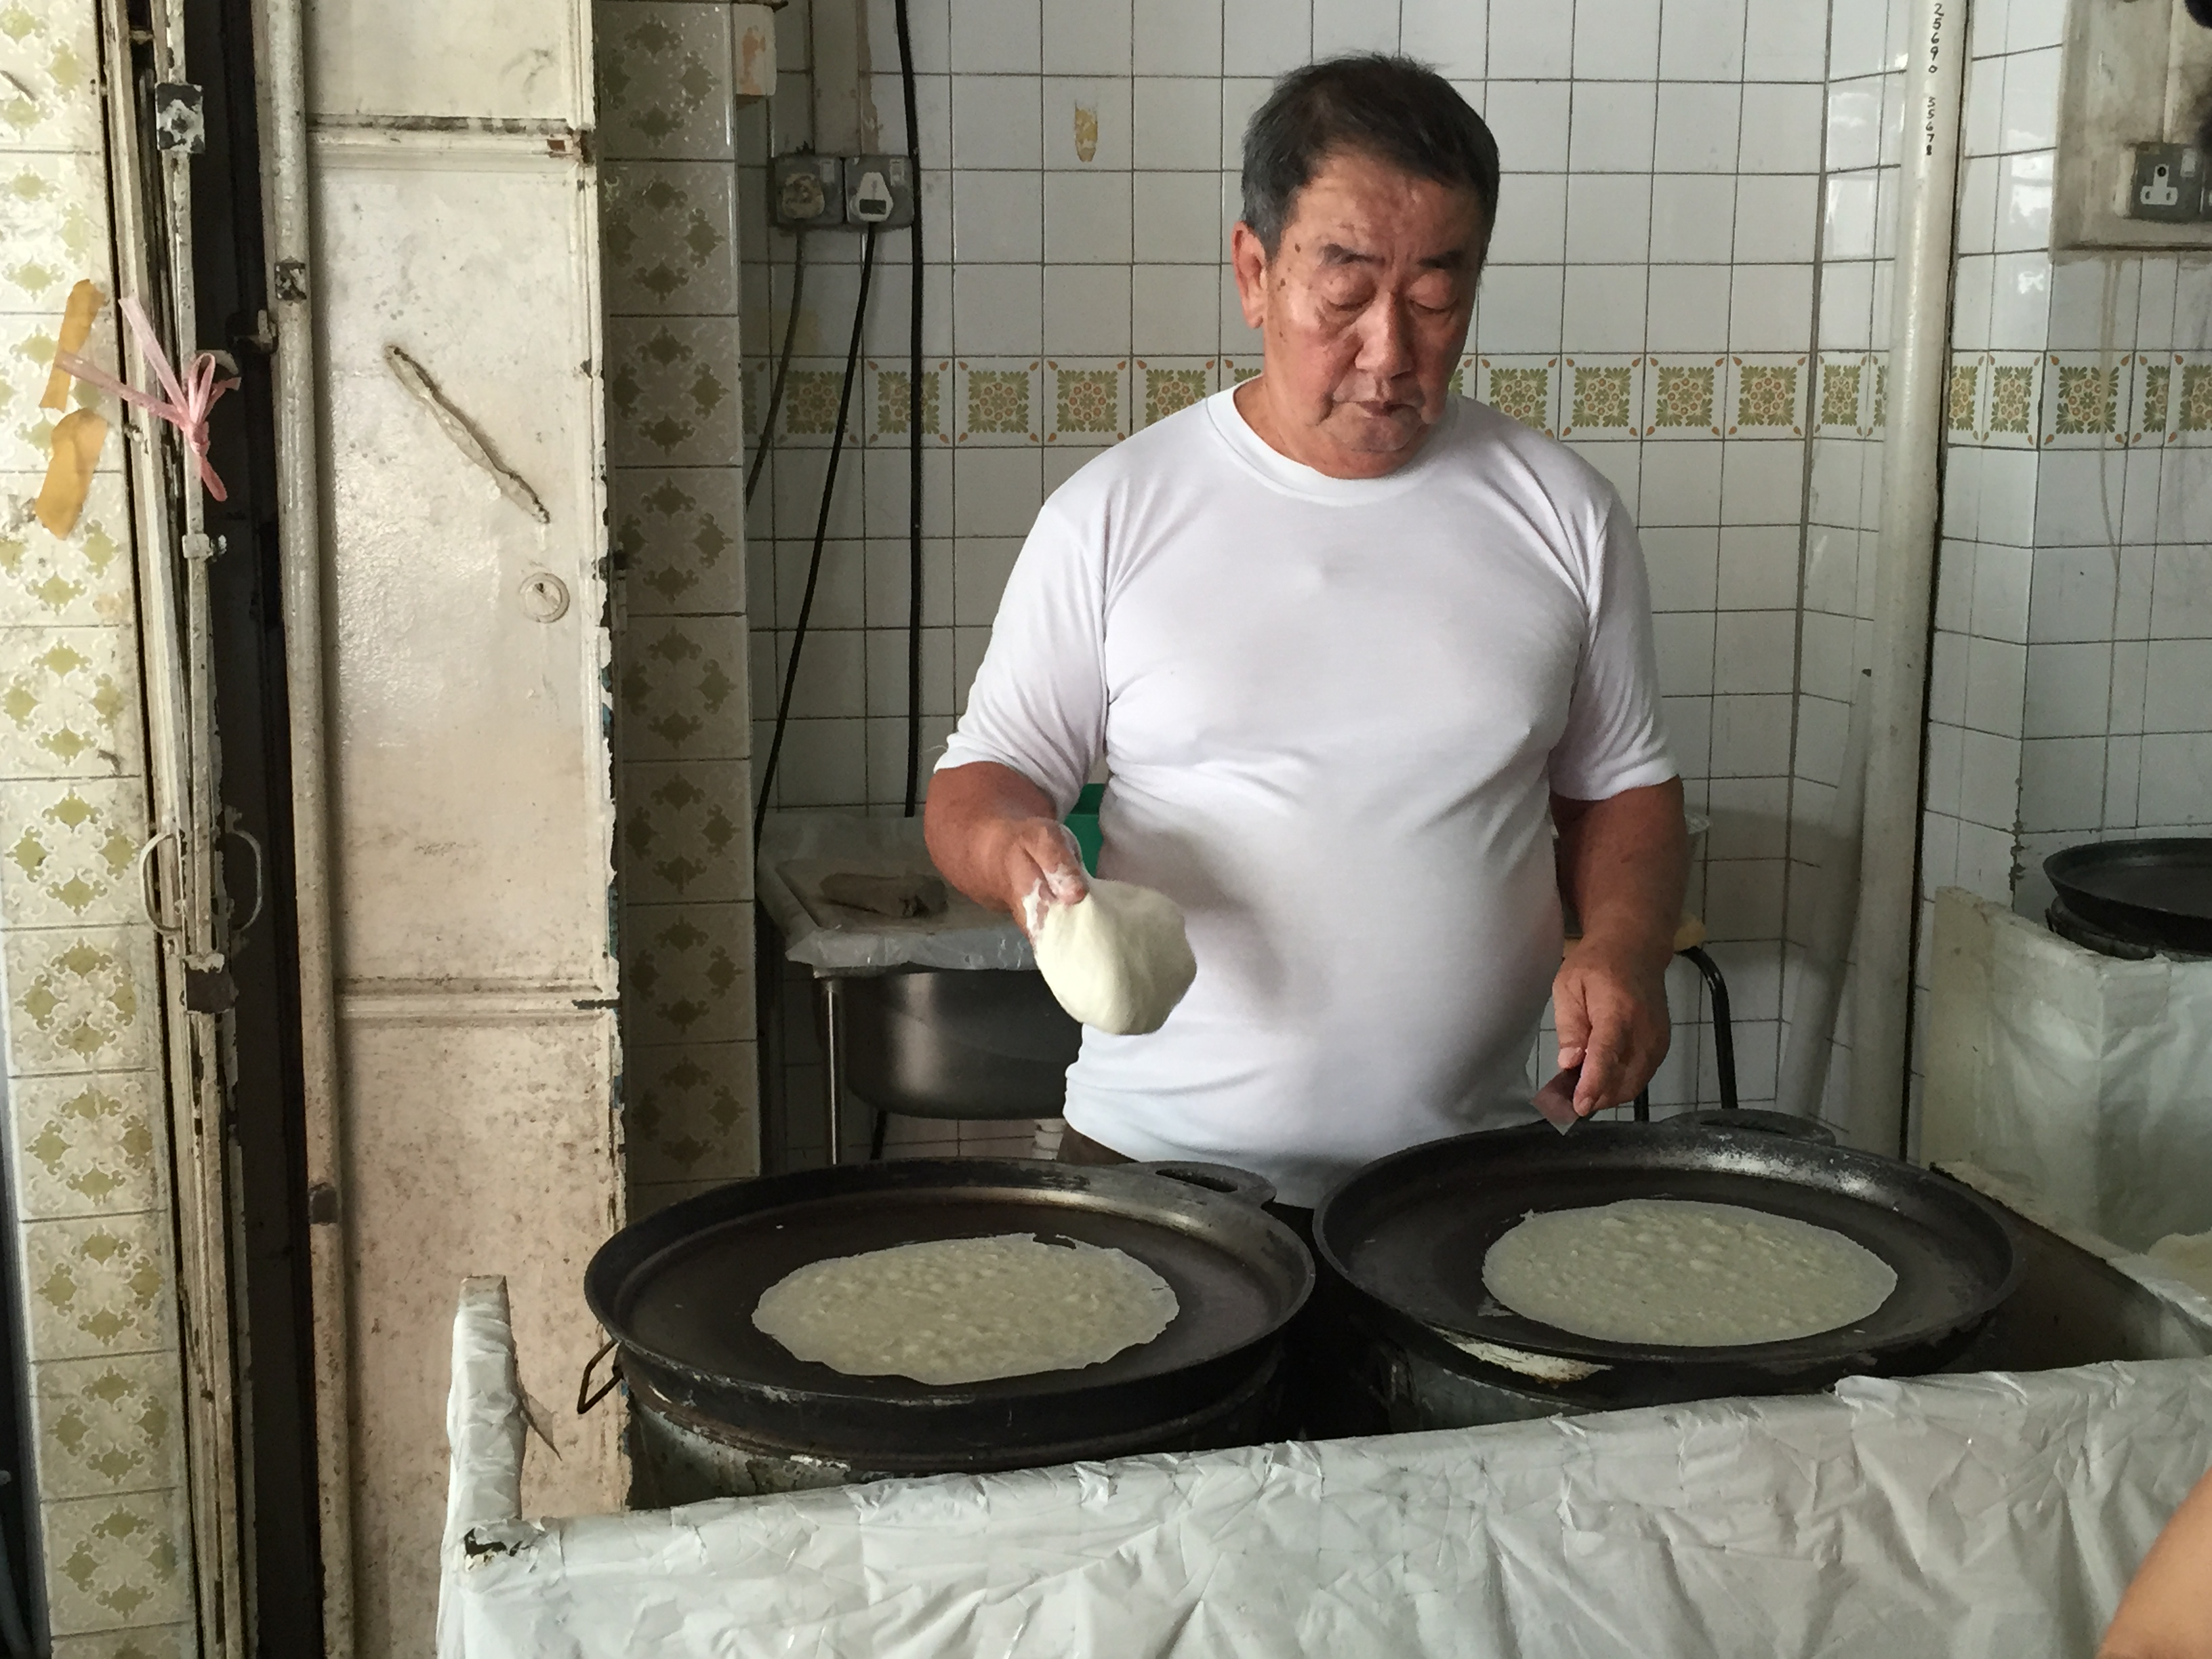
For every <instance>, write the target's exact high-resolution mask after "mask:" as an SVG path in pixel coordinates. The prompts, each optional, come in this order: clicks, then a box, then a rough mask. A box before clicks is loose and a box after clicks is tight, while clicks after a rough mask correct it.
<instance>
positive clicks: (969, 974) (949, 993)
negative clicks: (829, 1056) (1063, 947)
mask: <svg viewBox="0 0 2212 1659" xmlns="http://www.w3.org/2000/svg"><path fill="white" fill-rule="evenodd" d="M844 997H845V1066H846V1077H847V1079H848V1081H849V1083H850V1084H851V1085H852V1089H853V1092H854V1093H855V1094H857V1095H858V1096H860V1098H861V1099H863V1100H865V1101H866V1102H867V1103H868V1104H870V1105H871V1106H873V1107H874V1108H875V1109H877V1110H878V1111H882V1112H899V1113H903V1114H905V1115H908V1116H913V1117H951V1118H1017V1117H1057V1116H1059V1115H1060V1106H1061V1104H1062V1103H1064V1102H1065V1100H1066V1095H1067V1068H1068V1067H1069V1066H1071V1065H1073V1063H1074V1061H1075V1055H1076V1051H1077V1049H1079V1048H1081V1047H1082V1044H1083V1028H1082V1027H1081V1026H1080V1025H1079V1024H1076V1023H1075V1021H1073V1019H1071V1018H1068V1016H1067V1014H1066V1011H1065V1010H1063V1009H1062V1008H1061V1007H1060V1004H1059V1003H1057V1002H1056V1001H1054V1000H1053V994H1052V992H1051V989H1050V988H1049V987H1048V986H1047V985H1046V984H1045V982H1044V975H1042V974H1040V973H1038V972H1037V971H1036V969H1021V970H1017V969H971V970H967V971H958V970H954V969H917V970H915V971H913V972H909V973H896V974H881V975H862V976H855V977H853V978H850V979H848V980H846V981H845V982H844Z"/></svg>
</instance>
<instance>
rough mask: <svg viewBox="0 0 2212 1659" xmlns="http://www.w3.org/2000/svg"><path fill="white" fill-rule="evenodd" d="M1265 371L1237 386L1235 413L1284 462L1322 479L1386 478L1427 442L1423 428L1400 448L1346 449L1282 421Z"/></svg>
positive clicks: (1314, 431) (1317, 433)
mask: <svg viewBox="0 0 2212 1659" xmlns="http://www.w3.org/2000/svg"><path fill="white" fill-rule="evenodd" d="M1271 394H1272V388H1271V387H1270V386H1269V385H1268V383H1267V374H1266V372H1265V371H1264V370H1262V371H1261V373H1260V374H1255V375H1254V376H1253V377H1252V378H1251V379H1250V380H1247V381H1245V382H1244V383H1243V385H1241V386H1238V387H1237V390H1236V391H1235V392H1233V393H1231V396H1232V397H1233V398H1234V399H1235V400H1236V404H1237V413H1238V414H1239V415H1242V416H1243V417H1244V424H1245V425H1247V426H1249V427H1250V428H1252V432H1253V435H1254V436H1255V437H1257V438H1258V439H1259V440H1260V441H1261V443H1263V444H1265V445H1267V447H1268V448H1270V449H1272V450H1273V451H1274V452H1275V453H1277V454H1278V455H1280V456H1282V457H1284V458H1285V459H1288V460H1293V461H1296V462H1297V463H1298V464H1299V465H1302V466H1310V467H1311V468H1312V469H1313V470H1314V471H1316V472H1318V473H1320V474H1321V475H1322V477H1325V478H1386V477H1389V475H1390V474H1392V473H1393V472H1395V471H1398V470H1399V469H1400V468H1401V467H1403V466H1405V465H1407V463H1408V462H1410V461H1411V460H1412V459H1413V458H1414V457H1415V456H1416V455H1418V454H1419V453H1421V446H1422V445H1423V444H1424V443H1425V442H1427V441H1428V431H1427V429H1424V430H1423V431H1422V432H1421V433H1420V434H1419V436H1417V437H1416V438H1415V439H1414V440H1413V442H1411V443H1409V444H1407V446H1406V447H1404V448H1403V449H1396V450H1384V451H1375V450H1364V449H1349V448H1346V447H1345V446H1344V445H1342V444H1340V443H1338V442H1336V441H1334V440H1333V439H1332V438H1330V437H1329V436H1328V434H1327V433H1325V432H1322V430H1320V428H1316V427H1312V426H1303V425H1299V424H1297V423H1296V422H1291V421H1288V420H1285V418H1284V416H1283V411H1282V410H1279V408H1278V407H1277V406H1276V404H1275V401H1274V398H1273V396H1272V395H1271Z"/></svg>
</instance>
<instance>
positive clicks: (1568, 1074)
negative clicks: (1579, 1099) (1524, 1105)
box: [1534, 1066, 1583, 1134]
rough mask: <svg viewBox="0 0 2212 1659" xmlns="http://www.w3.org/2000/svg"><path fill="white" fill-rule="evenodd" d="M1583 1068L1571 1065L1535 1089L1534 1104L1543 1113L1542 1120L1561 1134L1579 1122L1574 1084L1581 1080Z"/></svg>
mask: <svg viewBox="0 0 2212 1659" xmlns="http://www.w3.org/2000/svg"><path fill="white" fill-rule="evenodd" d="M1582 1075H1583V1068H1582V1067H1581V1066H1569V1067H1568V1068H1567V1069H1566V1070H1565V1071H1564V1072H1562V1073H1559V1076H1557V1077H1555V1078H1553V1079H1552V1080H1551V1081H1550V1082H1549V1083H1547V1084H1546V1085H1544V1086H1543V1087H1542V1088H1541V1089H1539V1090H1537V1091H1536V1098H1535V1100H1534V1106H1535V1108H1536V1109H1537V1110H1538V1111H1539V1112H1541V1113H1542V1114H1543V1115H1544V1121H1545V1122H1547V1123H1548V1124H1550V1125H1551V1126H1552V1127H1553V1128H1554V1129H1557V1130H1558V1131H1559V1133H1561V1134H1565V1133H1566V1132H1567V1131H1568V1130H1570V1129H1571V1128H1573V1127H1575V1125H1576V1124H1577V1123H1580V1122H1581V1121H1582V1119H1581V1118H1580V1117H1578V1116H1577V1115H1576V1113H1575V1085H1576V1084H1577V1083H1579V1082H1580V1081H1581V1080H1582Z"/></svg>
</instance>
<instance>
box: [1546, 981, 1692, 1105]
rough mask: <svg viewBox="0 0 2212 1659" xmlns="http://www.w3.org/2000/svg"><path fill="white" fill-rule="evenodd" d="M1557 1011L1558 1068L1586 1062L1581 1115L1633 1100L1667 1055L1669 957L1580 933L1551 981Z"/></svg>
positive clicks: (1579, 1088) (1579, 1087)
mask: <svg viewBox="0 0 2212 1659" xmlns="http://www.w3.org/2000/svg"><path fill="white" fill-rule="evenodd" d="M1552 1011H1553V1018H1554V1019H1555V1021H1556V1022H1557V1024H1558V1025H1559V1069H1560V1070H1561V1071H1566V1070H1569V1069H1571V1068H1572V1067H1574V1066H1581V1067H1582V1077H1581V1078H1580V1079H1579V1080H1578V1081H1577V1083H1576V1085H1575V1112H1576V1114H1577V1115H1578V1116H1582V1117H1588V1116H1589V1115H1590V1114H1591V1113H1592V1112H1597V1111H1602V1110H1604V1109H1606V1108H1607V1107H1608V1106H1619V1105H1622V1104H1624V1103H1626V1102H1628V1101H1632V1100H1633V1099H1635V1098H1636V1097H1637V1096H1638V1094H1640V1093H1642V1092H1643V1091H1644V1085H1646V1084H1648V1083H1650V1081H1651V1075H1652V1073H1655V1072H1656V1071H1657V1070H1658V1069H1659V1062H1660V1061H1661V1060H1664V1059H1666V1058H1667V1048H1668V1041H1669V1038H1670V1036H1671V1029H1670V1027H1669V1025H1668V1020H1667V981H1666V963H1665V960H1664V959H1663V958H1662V960H1661V961H1660V962H1659V963H1657V964H1656V966H1655V965H1654V963H1653V962H1652V960H1651V952H1650V950H1649V949H1648V948H1636V949H1623V948H1620V947H1616V946H1612V945H1608V944H1607V942H1606V941H1605V940H1603V939H1577V940H1576V941H1575V942H1574V944H1573V945H1571V946H1570V947H1569V948H1568V951H1567V955H1566V960H1565V962H1563V963H1561V964H1560V965H1559V977H1558V978H1556V979H1555V980H1553V981H1552Z"/></svg>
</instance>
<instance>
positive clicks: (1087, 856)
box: [1061, 783, 1106, 876]
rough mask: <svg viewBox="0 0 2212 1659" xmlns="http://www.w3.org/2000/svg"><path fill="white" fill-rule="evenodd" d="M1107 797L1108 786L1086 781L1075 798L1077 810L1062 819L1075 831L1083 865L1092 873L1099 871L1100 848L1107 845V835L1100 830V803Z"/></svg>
mask: <svg viewBox="0 0 2212 1659" xmlns="http://www.w3.org/2000/svg"><path fill="white" fill-rule="evenodd" d="M1104 799H1106V786H1105V785H1104V784H1103V783H1086V784H1085V785H1084V786H1083V793H1081V794H1079V795H1078V796H1077V797H1076V798H1075V810H1074V811H1073V812H1070V813H1069V814H1068V815H1067V816H1066V817H1065V818H1064V819H1062V820H1061V822H1062V823H1066V825H1067V827H1068V829H1071V830H1072V831H1073V832H1074V835H1075V844H1076V845H1077V846H1078V847H1079V848H1082V849H1083V867H1084V869H1085V871H1087V872H1090V873H1091V875H1094V876H1095V875H1097V873H1098V849H1099V848H1101V847H1103V846H1104V845H1105V837H1104V836H1101V835H1100V834H1099V832H1098V804H1099V803H1100V802H1101V801H1103V800H1104Z"/></svg>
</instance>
